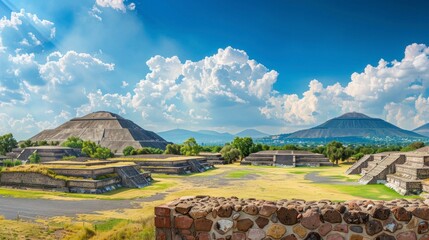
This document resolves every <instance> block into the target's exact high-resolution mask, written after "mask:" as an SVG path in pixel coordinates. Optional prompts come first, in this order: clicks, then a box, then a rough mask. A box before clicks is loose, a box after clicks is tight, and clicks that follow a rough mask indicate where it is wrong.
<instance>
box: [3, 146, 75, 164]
mask: <svg viewBox="0 0 429 240" xmlns="http://www.w3.org/2000/svg"><path fill="white" fill-rule="evenodd" d="M33 153H37V154H38V155H39V156H40V162H49V161H57V160H61V159H63V158H64V157H76V158H81V157H83V155H82V153H81V151H80V149H74V148H69V147H61V146H38V147H26V148H24V149H22V148H14V149H12V152H10V153H8V154H7V156H8V157H9V158H12V159H18V160H21V161H24V162H25V161H28V159H29V157H30V156H31V154H33Z"/></svg>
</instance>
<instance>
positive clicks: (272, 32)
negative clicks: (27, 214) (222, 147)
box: [0, 0, 429, 139]
mask: <svg viewBox="0 0 429 240" xmlns="http://www.w3.org/2000/svg"><path fill="white" fill-rule="evenodd" d="M428 7H429V3H427V1H391V2H384V1H223V0H222V1H122V0H88V1H86V0H85V1H60V2H59V1H51V0H47V1H43V4H41V2H38V1H30V0H28V1H25V0H24V1H20V0H18V1H10V0H7V1H1V2H0V109H1V110H0V134H2V133H6V132H13V133H14V134H15V135H16V136H17V138H19V139H25V138H28V137H30V136H32V135H33V134H35V133H37V132H39V131H40V130H42V129H45V128H53V127H56V126H57V125H59V124H61V123H63V122H64V121H66V120H68V119H70V118H72V117H76V116H81V115H84V114H87V113H90V112H93V111H97V110H109V111H113V112H117V113H120V114H122V115H124V117H127V118H130V119H132V120H133V121H135V122H136V123H138V124H139V125H141V126H142V127H143V128H146V129H150V130H154V131H163V130H168V129H172V128H176V127H178V128H186V129H191V130H199V129H211V130H218V131H229V132H238V131H240V130H243V129H245V128H256V129H259V130H262V131H265V132H269V133H280V132H291V131H294V130H297V129H301V128H306V127H310V126H314V125H316V124H318V123H321V122H323V121H325V120H327V119H329V118H332V117H335V116H338V115H339V114H342V113H344V112H348V111H360V112H363V113H366V114H368V115H371V116H374V117H380V118H383V119H385V120H388V121H389V122H392V123H394V124H397V125H399V126H400V127H403V128H406V129H413V128H415V127H417V126H419V125H421V124H423V123H426V122H429V98H428V97H429V92H428V84H429V60H428V55H429V48H428V47H427V45H428V44H429V43H428V39H429V30H428V27H429V26H428V25H429V15H427V14H426V9H428Z"/></svg>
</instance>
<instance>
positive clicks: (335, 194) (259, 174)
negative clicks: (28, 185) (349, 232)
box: [0, 164, 417, 239]
mask: <svg viewBox="0 0 429 240" xmlns="http://www.w3.org/2000/svg"><path fill="white" fill-rule="evenodd" d="M348 167H349V165H344V166H340V167H319V168H316V167H299V168H278V167H262V166H261V167H259V166H241V165H239V164H232V165H221V166H218V167H217V168H215V169H213V170H210V171H207V172H204V173H200V174H190V175H185V176H177V175H166V174H152V176H153V178H154V179H155V181H154V182H153V184H152V185H151V186H148V187H145V188H143V189H126V188H123V189H119V190H115V191H112V192H109V193H105V194H100V195H88V194H72V193H58V192H48V191H41V190H17V189H9V188H0V195H2V196H6V197H15V198H29V199H62V200H70V201H78V200H88V199H106V200H112V201H113V200H123V199H130V200H132V199H137V198H138V199H141V200H144V199H146V198H148V197H151V196H154V195H155V194H159V193H162V194H163V195H162V197H161V199H160V200H156V201H149V202H143V203H141V207H140V208H138V209H123V210H121V211H113V210H112V211H102V212H97V214H83V215H79V216H77V217H76V218H66V217H57V218H53V219H49V220H45V221H44V222H43V224H47V223H48V224H49V225H52V226H58V227H57V228H54V229H51V230H50V231H49V232H46V231H43V229H44V228H43V227H42V226H43V225H41V224H39V223H25V224H21V222H17V221H11V220H0V226H2V227H1V229H0V239H8V237H10V236H14V238H15V239H16V238H17V239H19V238H22V239H26V237H28V236H29V234H30V235H34V236H36V237H35V238H36V239H37V238H44V239H55V238H56V236H58V235H59V234H62V235H61V236H63V237H64V238H68V237H70V238H69V239H90V238H91V237H93V239H124V238H126V239H142V238H143V239H145V237H146V239H151V238H153V230H154V227H153V208H154V207H155V206H157V205H160V204H162V203H166V202H169V201H172V200H174V199H176V198H179V197H182V196H190V195H212V196H226V197H228V196H237V197H242V198H250V197H254V198H260V199H267V200H278V199H291V198H300V199H306V200H318V199H331V200H334V201H346V200H350V199H363V198H369V199H374V200H391V199H396V198H416V197H417V196H405V197H404V196H401V195H399V194H398V193H396V192H395V191H393V190H391V189H389V188H387V187H386V186H384V185H380V184H373V185H359V184H356V182H357V180H358V179H359V176H356V175H352V176H347V175H344V172H345V170H346V169H347V168H348ZM312 178H313V179H312ZM29 201H31V200H29ZM46 221H48V222H46ZM76 221H77V222H85V223H86V225H85V224H84V225H82V224H76ZM53 223H55V224H56V225H55V224H53ZM4 233H6V234H4ZM71 236H77V237H71ZM30 239H31V238H30Z"/></svg>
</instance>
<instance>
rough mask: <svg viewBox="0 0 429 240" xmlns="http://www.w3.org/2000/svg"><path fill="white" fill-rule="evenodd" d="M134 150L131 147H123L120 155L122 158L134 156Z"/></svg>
mask: <svg viewBox="0 0 429 240" xmlns="http://www.w3.org/2000/svg"><path fill="white" fill-rule="evenodd" d="M135 151H136V150H135V149H134V147H133V146H128V147H125V148H124V150H123V151H122V153H123V154H124V156H130V155H134V154H133V153H134V152H135Z"/></svg>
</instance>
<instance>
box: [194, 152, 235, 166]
mask: <svg viewBox="0 0 429 240" xmlns="http://www.w3.org/2000/svg"><path fill="white" fill-rule="evenodd" d="M198 156H200V157H204V158H206V159H207V162H208V163H210V164H212V165H223V164H228V163H229V162H228V161H227V160H225V159H223V157H222V154H220V153H212V152H200V153H199V154H198Z"/></svg>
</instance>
